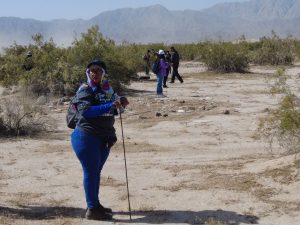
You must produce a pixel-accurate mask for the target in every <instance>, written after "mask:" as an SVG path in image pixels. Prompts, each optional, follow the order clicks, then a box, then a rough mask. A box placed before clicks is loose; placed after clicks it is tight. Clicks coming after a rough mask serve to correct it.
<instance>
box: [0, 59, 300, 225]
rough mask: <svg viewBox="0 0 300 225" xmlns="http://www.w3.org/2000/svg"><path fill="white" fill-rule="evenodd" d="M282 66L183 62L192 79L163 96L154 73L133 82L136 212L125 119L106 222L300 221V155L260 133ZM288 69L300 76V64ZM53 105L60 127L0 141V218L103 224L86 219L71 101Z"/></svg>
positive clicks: (234, 224) (129, 120) (107, 194)
mask: <svg viewBox="0 0 300 225" xmlns="http://www.w3.org/2000/svg"><path fill="white" fill-rule="evenodd" d="M275 70H276V68H273V67H251V72H252V73H248V74H225V75H224V74H223V75H222V74H214V73H209V72H206V69H205V67H203V66H202V65H201V64H199V63H193V62H185V63H182V65H181V67H180V72H181V74H182V75H183V77H184V83H183V84H180V83H179V82H178V81H177V82H176V83H174V84H168V86H169V88H167V89H165V90H164V91H165V94H166V96H167V97H166V98H156V95H155V91H154V90H155V79H154V76H151V79H150V80H148V81H136V82H133V83H132V84H131V85H130V87H129V88H130V91H129V92H128V97H129V100H130V102H131V104H130V106H129V107H128V109H127V112H126V114H124V115H123V126H124V134H125V147H126V156H127V166H128V176H129V189H130V202H131V210H132V220H131V221H130V220H129V213H128V202H127V191H126V179H125V170H124V158H123V147H122V136H121V130H120V119H119V118H117V119H116V128H117V133H118V138H119V142H118V144H117V145H116V146H114V147H113V149H112V152H111V155H110V157H109V160H108V161H107V164H106V166H105V168H104V170H103V174H102V180H101V182H102V186H101V191H100V192H101V201H102V203H103V204H104V205H105V206H109V207H112V208H113V210H114V219H115V220H114V221H112V222H101V224H128V223H136V224H210V225H213V224H215V225H223V224H230V225H242V224H262V225H298V224H299V221H300V194H299V187H300V180H299V175H298V172H299V171H298V169H297V168H296V167H295V165H294V161H295V156H288V155H282V154H281V150H280V149H278V148H276V146H275V147H274V148H273V151H272V152H271V151H270V149H269V145H268V143H267V142H266V141H265V140H261V139H260V138H259V134H258V133H257V127H258V124H259V119H260V118H261V117H263V116H266V115H267V113H268V109H272V108H274V107H276V105H277V102H278V100H279V99H280V96H279V95H275V96H271V95H269V94H268V88H269V86H270V85H269V84H268V83H266V78H268V77H270V76H271V75H272V74H273V73H274V71H275ZM286 72H287V74H290V75H291V76H292V77H296V76H299V73H300V66H299V65H295V66H293V67H289V68H287V70H286ZM289 82H291V84H293V80H291V81H289ZM295 90H296V91H297V92H298V93H299V87H297V86H295ZM52 110H53V111H52V116H53V117H55V118H56V119H57V121H58V130H57V131H56V132H49V134H47V135H45V136H44V137H43V138H38V139H23V138H18V139H10V140H7V139H6V140H3V139H2V140H0V146H1V147H0V149H1V155H0V198H1V201H0V224H17V225H18V224H22V225H23V224H25V225H26V224H30V225H31V224H32V225H35V224H36V225H40V224H63V225H67V224H72V225H73V224H99V221H87V220H85V219H84V218H83V217H84V212H85V200H84V193H83V187H82V172H81V168H80V165H79V162H78V160H77V159H76V157H75V155H74V153H73V151H72V149H71V146H70V143H69V135H70V133H71V130H68V129H67V128H66V126H65V122H64V117H65V108H63V110H62V112H59V110H57V109H52ZM225 112H226V113H225Z"/></svg>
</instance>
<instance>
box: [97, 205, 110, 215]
mask: <svg viewBox="0 0 300 225" xmlns="http://www.w3.org/2000/svg"><path fill="white" fill-rule="evenodd" d="M99 208H100V209H101V210H102V211H103V212H105V213H110V214H111V213H112V209H111V208H106V207H104V206H103V205H101V204H100V206H99Z"/></svg>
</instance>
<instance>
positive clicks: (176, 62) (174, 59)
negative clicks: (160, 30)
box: [171, 51, 179, 67]
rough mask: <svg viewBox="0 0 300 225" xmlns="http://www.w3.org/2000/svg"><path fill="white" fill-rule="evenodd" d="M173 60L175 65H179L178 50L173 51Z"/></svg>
mask: <svg viewBox="0 0 300 225" xmlns="http://www.w3.org/2000/svg"><path fill="white" fill-rule="evenodd" d="M171 62H172V64H173V67H178V66H179V54H178V52H177V51H174V52H172V53H171Z"/></svg>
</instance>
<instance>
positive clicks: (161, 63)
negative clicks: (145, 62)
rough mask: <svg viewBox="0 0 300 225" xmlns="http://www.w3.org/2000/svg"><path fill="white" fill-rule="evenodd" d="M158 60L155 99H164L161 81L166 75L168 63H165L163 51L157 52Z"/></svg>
mask: <svg viewBox="0 0 300 225" xmlns="http://www.w3.org/2000/svg"><path fill="white" fill-rule="evenodd" d="M158 60H159V72H158V74H156V77H157V86H156V94H157V97H160V98H161V97H165V96H164V95H163V87H162V85H163V80H164V77H165V76H166V75H167V68H168V67H169V65H168V63H167V62H166V61H165V52H164V50H161V49H160V50H159V51H158Z"/></svg>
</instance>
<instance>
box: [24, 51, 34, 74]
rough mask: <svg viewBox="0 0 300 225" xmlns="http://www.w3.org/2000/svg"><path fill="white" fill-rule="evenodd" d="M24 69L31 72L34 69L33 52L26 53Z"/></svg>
mask: <svg viewBox="0 0 300 225" xmlns="http://www.w3.org/2000/svg"><path fill="white" fill-rule="evenodd" d="M23 68H24V70H26V71H30V70H31V69H32V68H33V61H32V52H31V51H28V52H27V53H26V57H25V60H24V63H23Z"/></svg>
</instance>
